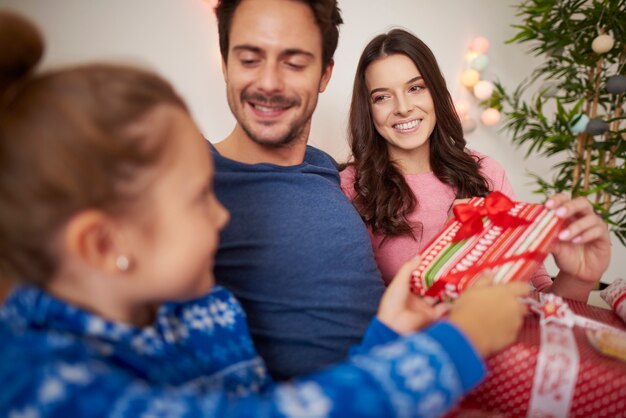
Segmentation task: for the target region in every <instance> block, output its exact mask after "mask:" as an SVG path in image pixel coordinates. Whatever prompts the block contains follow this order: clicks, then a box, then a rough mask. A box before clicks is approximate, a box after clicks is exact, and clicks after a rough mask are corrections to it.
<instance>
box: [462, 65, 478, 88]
mask: <svg viewBox="0 0 626 418" xmlns="http://www.w3.org/2000/svg"><path fill="white" fill-rule="evenodd" d="M479 81H480V74H479V73H478V71H476V70H474V69H472V68H468V69H467V70H465V71H463V72H462V73H461V84H463V85H464V86H465V87H467V88H472V87H474V86H475V85H476V83H478V82H479Z"/></svg>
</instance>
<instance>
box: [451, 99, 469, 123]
mask: <svg viewBox="0 0 626 418" xmlns="http://www.w3.org/2000/svg"><path fill="white" fill-rule="evenodd" d="M454 108H455V109H456V114H457V115H459V117H460V118H461V119H463V117H464V116H465V115H467V112H469V103H467V101H466V100H457V101H456V102H455V103H454Z"/></svg>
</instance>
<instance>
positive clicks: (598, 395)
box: [449, 300, 626, 418]
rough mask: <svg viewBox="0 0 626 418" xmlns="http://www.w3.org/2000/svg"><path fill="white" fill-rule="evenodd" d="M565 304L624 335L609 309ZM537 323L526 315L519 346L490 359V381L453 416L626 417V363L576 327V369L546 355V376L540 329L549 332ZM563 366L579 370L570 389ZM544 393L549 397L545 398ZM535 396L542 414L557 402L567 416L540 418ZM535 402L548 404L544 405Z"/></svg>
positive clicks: (554, 356)
mask: <svg viewBox="0 0 626 418" xmlns="http://www.w3.org/2000/svg"><path fill="white" fill-rule="evenodd" d="M567 304H568V305H569V307H570V308H571V310H572V311H573V312H574V313H575V314H578V315H579V316H580V317H582V318H590V319H591V320H595V321H598V322H601V323H603V324H606V325H610V326H612V327H615V328H618V329H619V330H621V331H624V330H626V327H624V324H623V323H622V322H621V320H620V319H619V318H618V317H617V316H616V315H615V314H614V313H613V312H611V311H609V310H605V309H601V308H596V307H592V306H588V305H586V304H584V303H582V302H576V301H569V300H568V301H567ZM538 318H539V317H538V316H536V315H531V316H528V317H527V318H526V319H525V322H524V325H523V328H522V330H521V332H520V334H519V336H518V339H517V341H516V342H515V343H514V344H513V345H511V346H509V347H508V348H507V349H505V350H504V351H501V352H500V353H498V354H496V355H493V356H491V357H490V358H488V359H487V369H488V375H487V379H486V380H485V381H484V382H483V383H481V384H480V385H479V386H478V387H477V388H476V389H474V390H473V391H472V392H471V393H470V394H469V395H468V396H467V397H466V398H465V399H464V400H462V402H461V403H460V405H459V406H458V408H457V409H455V410H454V411H452V412H451V413H450V414H449V416H450V417H498V416H500V417H526V416H532V417H555V418H556V417H561V416H563V417H564V416H568V417H581V418H582V417H626V362H624V361H621V360H618V359H615V358H613V357H608V356H605V355H603V354H601V353H600V352H598V351H597V350H596V349H595V348H593V346H592V345H591V344H590V341H589V339H588V337H587V333H588V329H585V328H584V327H581V326H575V327H574V328H573V329H571V331H572V332H573V338H574V340H575V346H576V348H577V351H578V354H577V357H578V361H577V364H570V365H568V364H566V363H565V362H564V361H562V360H559V357H558V355H559V354H560V352H559V351H557V352H556V353H554V354H553V355H552V356H551V355H549V354H548V355H547V356H548V357H547V359H548V362H547V363H545V362H544V366H543V372H538V370H539V371H540V370H542V367H538V363H539V362H538V354H539V352H540V344H541V341H542V334H541V333H542V332H545V331H544V330H542V329H541V328H542V327H543V328H544V329H545V327H546V325H545V324H540V320H539V319H538ZM579 319H580V318H579ZM557 334H558V333H557ZM543 338H545V335H544V336H543ZM544 341H545V340H544ZM544 355H545V354H544ZM544 360H545V359H544ZM559 367H567V370H574V371H576V370H577V372H575V376H574V379H573V381H572V382H570V385H571V387H570V389H568V388H567V387H568V382H567V379H565V378H564V375H563V374H561V373H559V370H558V369H559ZM567 370H566V371H567ZM538 373H539V374H538ZM566 374H567V373H566ZM566 374H565V375H566ZM565 377H566V376H565ZM541 391H544V392H546V393H544V395H543V396H544V398H541V393H540V392H541ZM546 394H547V395H548V398H550V397H551V399H548V398H546V397H545V396H546ZM533 397H535V398H536V399H535V404H536V406H539V408H538V409H541V407H544V408H546V409H550V403H551V402H553V401H554V402H561V403H562V402H566V405H568V407H567V412H563V411H561V412H560V413H547V412H545V411H544V412H541V413H538V412H537V408H534V409H533V408H531V398H533ZM537 399H544V400H543V404H542V401H541V400H539V401H537ZM545 399H548V400H545ZM557 409H558V408H557Z"/></svg>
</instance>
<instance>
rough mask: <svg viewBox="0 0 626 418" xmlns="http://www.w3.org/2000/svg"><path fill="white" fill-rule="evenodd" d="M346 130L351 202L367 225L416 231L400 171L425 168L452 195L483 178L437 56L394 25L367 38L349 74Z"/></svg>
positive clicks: (411, 199)
mask: <svg viewBox="0 0 626 418" xmlns="http://www.w3.org/2000/svg"><path fill="white" fill-rule="evenodd" d="M348 137H349V142H350V148H351V150H352V157H353V162H352V163H351V165H352V166H353V167H354V168H355V171H356V174H355V184H354V188H355V192H356V195H355V198H354V201H353V203H354V205H355V206H356V208H357V210H358V211H359V213H360V214H361V217H362V218H363V220H364V221H365V222H366V223H367V224H369V225H370V227H371V228H372V229H373V230H374V232H375V233H378V234H382V235H387V236H396V235H413V236H415V235H416V232H418V233H419V229H420V227H421V225H413V224H411V223H409V221H408V220H407V216H408V215H409V214H410V213H411V212H413V210H414V209H415V208H416V206H417V204H418V199H417V197H416V196H415V195H414V194H413V193H412V191H411V189H410V188H409V186H408V185H407V183H406V181H405V180H404V177H403V174H409V173H415V172H418V173H419V172H427V171H432V172H433V173H434V174H435V176H437V178H438V179H439V180H440V181H441V182H443V183H445V184H447V185H449V186H451V187H453V188H454V189H455V190H456V194H457V197H458V198H463V197H470V196H480V195H484V194H485V193H486V192H487V191H488V185H487V182H486V181H485V179H484V178H483V177H482V175H481V174H480V173H479V168H480V165H479V162H478V161H476V159H474V158H473V157H472V156H471V155H469V154H468V153H467V152H466V150H465V145H466V142H465V139H464V138H463V131H462V128H461V123H460V120H459V118H458V116H457V114H456V111H455V110H454V105H453V102H452V98H451V97H450V93H449V92H448V89H447V88H446V83H445V80H444V78H443V75H442V73H441V71H440V70H439V66H438V65H437V60H436V59H435V57H434V55H433V53H432V52H431V50H430V49H429V48H428V47H427V46H426V44H424V43H423V42H422V41H421V40H420V39H419V38H417V37H416V36H414V35H412V34H411V33H409V32H407V31H406V30H403V29H394V30H392V31H390V32H388V33H384V34H381V35H378V36H376V37H375V38H374V39H372V40H371V41H370V42H369V43H368V44H367V46H366V47H365V49H364V50H363V53H362V54H361V58H360V59H359V63H358V66H357V70H356V74H355V77H354V89H353V92H352V103H351V105H350V116H349V131H348Z"/></svg>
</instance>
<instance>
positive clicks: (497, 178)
mask: <svg viewBox="0 0 626 418" xmlns="http://www.w3.org/2000/svg"><path fill="white" fill-rule="evenodd" d="M478 155H479V156H480V157H482V160H481V171H482V174H483V175H484V176H485V178H486V179H487V180H488V181H489V188H490V189H491V190H492V191H499V192H502V193H504V194H505V195H506V196H508V197H510V198H511V199H515V192H514V191H513V186H511V183H510V182H509V179H508V178H507V176H506V172H505V171H504V168H502V166H501V165H500V164H499V163H498V162H497V161H496V160H494V159H493V158H490V157H487V156H481V155H480V154H478ZM530 281H531V283H532V284H533V286H534V287H535V289H536V290H538V291H542V290H544V289H546V288H548V287H550V286H552V278H551V277H550V275H549V274H548V271H547V270H546V268H545V266H544V265H543V264H542V265H541V266H540V267H539V268H538V269H537V271H536V272H535V273H534V274H533V276H532V278H531V279H530Z"/></svg>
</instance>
